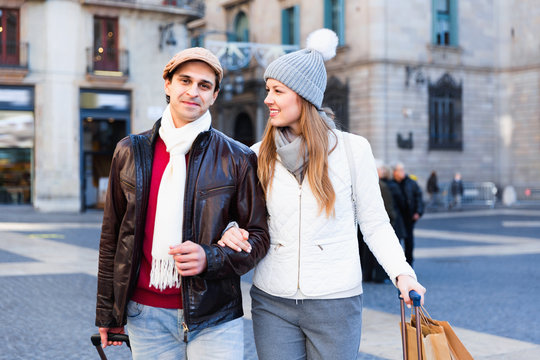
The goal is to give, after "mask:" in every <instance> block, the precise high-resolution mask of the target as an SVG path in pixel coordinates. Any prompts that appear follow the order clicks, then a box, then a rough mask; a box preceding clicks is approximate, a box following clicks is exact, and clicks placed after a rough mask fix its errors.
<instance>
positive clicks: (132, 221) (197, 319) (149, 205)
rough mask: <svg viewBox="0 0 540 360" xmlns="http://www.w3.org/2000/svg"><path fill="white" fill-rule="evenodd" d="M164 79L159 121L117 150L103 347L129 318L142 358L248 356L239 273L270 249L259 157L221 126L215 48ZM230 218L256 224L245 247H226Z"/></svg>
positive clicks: (186, 53)
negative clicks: (215, 117) (215, 115)
mask: <svg viewBox="0 0 540 360" xmlns="http://www.w3.org/2000/svg"><path fill="white" fill-rule="evenodd" d="M163 78H164V80H165V94H166V99H167V102H168V103H169V105H168V106H167V108H166V109H165V111H164V112H163V115H162V117H161V119H159V120H158V121H157V122H156V123H155V125H154V127H153V128H152V130H149V131H146V132H144V133H141V134H139V135H132V136H130V137H126V138H124V139H123V140H121V141H120V142H119V143H118V145H117V147H116V150H115V153H114V156H113V160H112V165H111V171H110V175H109V187H108V191H107V200H106V205H105V210H104V214H103V226H102V233H101V242H100V251H99V272H98V291H97V306H96V326H98V327H99V332H100V334H101V339H102V344H103V346H104V347H105V346H107V345H119V344H120V343H118V342H115V343H113V342H111V341H108V338H107V332H110V333H123V332H124V325H126V323H127V330H128V333H129V336H130V342H131V347H132V352H133V358H134V359H186V358H187V359H242V358H243V344H244V342H243V335H244V334H243V333H244V332H243V322H242V319H241V317H242V315H243V311H242V299H241V291H240V275H242V274H244V273H246V272H248V271H249V270H250V269H251V268H253V267H254V266H255V264H256V262H257V261H258V260H260V259H261V258H262V257H263V256H264V255H265V254H266V251H267V250H268V247H269V238H268V228H267V223H266V208H265V202H264V195H263V192H262V189H261V188H260V186H259V182H258V178H257V169H256V165H257V158H256V155H255V154H254V153H253V152H252V151H251V150H250V149H249V148H247V147H245V146H244V145H241V144H240V143H238V142H236V141H234V140H232V139H230V138H228V137H226V136H225V135H223V134H222V133H220V132H218V131H216V130H214V129H213V128H212V127H211V115H210V112H209V111H208V108H209V107H210V106H211V105H212V104H213V103H214V101H215V100H216V98H217V96H218V92H219V83H220V82H221V80H222V78H223V70H222V68H221V65H220V64H219V60H218V59H217V58H216V56H215V55H213V54H212V53H211V52H210V51H208V50H206V49H203V48H190V49H186V50H183V51H181V52H179V53H178V54H176V55H175V56H174V57H173V58H172V59H171V60H170V61H169V63H168V64H167V65H166V66H165V69H164V72H163ZM231 219H234V220H236V221H237V222H238V223H239V226H241V227H242V228H245V229H247V231H248V234H246V236H248V241H247V242H246V243H245V244H242V247H243V248H238V249H235V250H231V249H230V248H228V247H221V246H218V245H217V241H218V240H219V239H220V237H221V233H222V231H223V230H224V229H225V227H226V226H227V224H228V223H229V221H230V220H231ZM242 250H243V251H242Z"/></svg>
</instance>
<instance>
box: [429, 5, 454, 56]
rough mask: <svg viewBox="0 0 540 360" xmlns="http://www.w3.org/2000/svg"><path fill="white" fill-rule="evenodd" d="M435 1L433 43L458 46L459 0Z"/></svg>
mask: <svg viewBox="0 0 540 360" xmlns="http://www.w3.org/2000/svg"><path fill="white" fill-rule="evenodd" d="M432 1H433V44H435V45H442V46H458V24H457V20H458V17H457V15H458V14H457V12H458V8H457V6H458V2H457V0H432Z"/></svg>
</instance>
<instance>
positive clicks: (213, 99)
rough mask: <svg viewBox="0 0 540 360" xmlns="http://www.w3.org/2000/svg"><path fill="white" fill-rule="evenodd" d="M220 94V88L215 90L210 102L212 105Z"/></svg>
mask: <svg viewBox="0 0 540 360" xmlns="http://www.w3.org/2000/svg"><path fill="white" fill-rule="evenodd" d="M218 94H219V90H217V91H214V94H213V95H212V102H211V103H210V105H214V102H215V101H216V99H217V97H218Z"/></svg>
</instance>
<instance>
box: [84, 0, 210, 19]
mask: <svg viewBox="0 0 540 360" xmlns="http://www.w3.org/2000/svg"><path fill="white" fill-rule="evenodd" d="M83 3H85V4H103V5H109V6H111V5H113V6H114V5H119V6H123V7H126V6H128V7H134V8H154V9H156V8H161V10H173V9H178V10H184V12H185V13H186V14H187V15H190V16H192V17H198V18H203V17H204V11H205V1H204V0H83Z"/></svg>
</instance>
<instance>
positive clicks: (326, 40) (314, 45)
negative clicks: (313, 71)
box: [306, 29, 338, 61]
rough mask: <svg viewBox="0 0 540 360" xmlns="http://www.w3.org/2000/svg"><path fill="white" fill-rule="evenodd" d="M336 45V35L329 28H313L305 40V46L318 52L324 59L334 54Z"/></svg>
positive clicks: (328, 58)
mask: <svg viewBox="0 0 540 360" xmlns="http://www.w3.org/2000/svg"><path fill="white" fill-rule="evenodd" d="M337 45H338V37H337V35H336V33H335V32H333V31H332V30H330V29H319V30H315V31H314V32H312V33H311V34H309V35H308V37H307V40H306V48H308V49H311V50H315V51H318V52H320V53H321V54H322V56H323V59H324V61H327V60H330V59H331V58H333V57H334V56H336V48H337Z"/></svg>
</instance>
